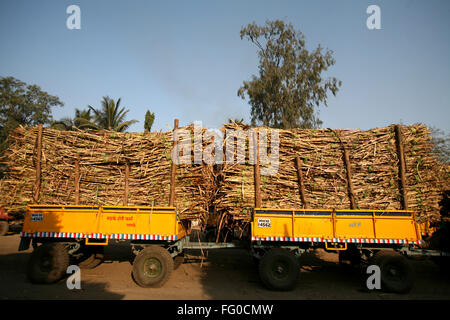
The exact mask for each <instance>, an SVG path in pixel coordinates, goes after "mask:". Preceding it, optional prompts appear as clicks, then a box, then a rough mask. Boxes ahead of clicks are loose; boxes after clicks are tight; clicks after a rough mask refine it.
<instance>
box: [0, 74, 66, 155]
mask: <svg viewBox="0 0 450 320" xmlns="http://www.w3.org/2000/svg"><path fill="white" fill-rule="evenodd" d="M63 105H64V103H62V102H61V101H60V100H59V98H58V97H57V96H53V95H50V94H48V93H47V92H45V91H42V90H41V88H40V87H39V86H37V85H34V84H32V85H28V84H26V83H25V82H22V81H20V80H18V79H15V78H13V77H2V78H0V143H1V144H2V149H3V148H4V147H5V145H4V141H5V139H6V137H7V136H8V132H9V130H12V129H15V128H16V127H18V126H19V125H25V126H36V125H39V124H43V125H46V124H50V123H51V122H52V119H53V118H52V115H51V109H52V107H57V106H61V107H62V106H63Z"/></svg>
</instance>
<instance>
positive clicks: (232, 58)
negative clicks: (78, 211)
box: [0, 0, 450, 132]
mask: <svg viewBox="0 0 450 320" xmlns="http://www.w3.org/2000/svg"><path fill="white" fill-rule="evenodd" d="M72 4H75V5H78V6H79V7H80V9H81V29H80V30H69V29H68V28H67V27H66V20H67V18H68V17H69V14H67V13H66V8H67V7H68V6H69V5H72ZM371 4H375V5H378V6H379V7H380V8H381V30H369V29H368V28H367V27H366V20H367V18H368V16H369V15H368V14H367V13H366V9H367V7H368V6H369V5H371ZM268 19H269V20H274V19H282V20H284V21H286V22H290V23H292V24H293V25H294V27H295V28H296V29H299V30H301V31H302V32H303V33H304V34H305V36H306V44H307V47H308V48H310V49H313V48H315V47H316V46H317V45H318V44H321V45H322V46H323V47H325V48H328V49H331V50H333V51H334V57H335V59H336V64H335V66H333V67H332V68H331V69H330V70H329V72H328V75H329V76H336V77H337V78H339V79H340V80H342V82H343V85H342V87H341V89H340V91H339V92H338V94H337V96H336V97H333V96H332V95H331V96H330V97H329V100H328V104H329V105H328V107H327V108H326V107H321V108H320V118H321V119H322V120H323V127H330V128H360V129H369V128H374V127H382V126H386V125H389V124H392V123H403V124H413V123H419V122H420V123H424V124H427V125H431V126H435V127H438V128H441V129H444V130H445V131H447V132H448V131H450V124H449V119H450V36H449V33H450V32H449V31H450V1H412V0H408V1H406V0H396V1H381V0H371V1H362V0H359V1H337V0H332V1H301V0H295V1H287V0H283V1H261V0H245V1H237V0H236V1H235V0H228V1H224V0H221V1H213V0H209V1H199V0H191V1H187V0H186V1H137V0H133V1H100V0H91V1H75V0H71V1H63V0H58V1H31V0H28V1H24V0H19V1H18V0H1V1H0V44H1V47H0V48H1V50H0V76H13V77H15V78H18V79H20V80H22V81H24V82H26V83H29V84H31V83H33V84H37V85H39V86H40V87H41V88H42V89H43V90H45V91H47V92H49V93H50V94H53V95H57V96H58V97H59V98H60V99H61V100H62V101H63V102H64V104H65V106H64V107H63V108H59V109H55V110H54V112H53V115H54V118H55V119H59V118H62V117H67V116H70V117H72V116H73V115H74V109H75V108H79V109H82V108H85V107H86V106H87V105H88V104H90V105H92V106H94V107H99V106H100V101H101V99H102V97H103V96H105V95H109V96H110V97H112V98H114V99H117V98H119V97H121V98H122V105H123V106H125V107H127V108H129V109H130V112H129V114H128V118H129V119H137V120H139V123H137V124H135V125H133V126H132V127H131V128H130V131H143V127H144V115H145V112H146V110H147V109H150V110H151V111H154V112H155V114H156V120H155V124H154V129H156V130H160V129H162V130H167V129H168V128H169V127H171V126H172V125H173V119H174V118H179V119H180V124H181V125H184V124H188V123H190V122H192V121H202V122H203V124H204V125H205V126H208V127H213V128H214V127H215V128H218V127H220V126H221V124H222V123H223V122H226V121H227V119H228V118H229V117H232V118H244V119H245V120H246V121H249V119H250V106H249V105H248V103H247V101H244V100H242V99H241V98H239V97H238V96H237V94H236V93H237V90H238V88H239V87H240V86H241V84H242V82H243V81H244V80H248V79H250V77H251V75H252V74H256V72H257V63H258V60H257V54H256V52H257V51H256V48H255V47H254V46H253V45H252V44H251V43H249V42H248V41H246V40H241V39H240V36H239V31H240V29H241V27H243V26H244V25H246V24H248V23H251V22H256V23H259V24H263V23H264V22H265V21H266V20H268Z"/></svg>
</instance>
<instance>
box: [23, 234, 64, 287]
mask: <svg viewBox="0 0 450 320" xmlns="http://www.w3.org/2000/svg"><path fill="white" fill-rule="evenodd" d="M68 266H69V253H68V252H67V250H66V248H65V247H64V245H63V244H62V243H57V242H49V243H44V244H42V245H41V246H39V247H37V248H36V249H35V250H34V251H33V253H32V254H31V259H30V261H29V262H28V271H27V275H28V278H29V280H30V281H31V282H32V283H53V282H56V281H58V280H60V279H61V278H62V277H63V275H64V274H65V273H66V271H67V267H68Z"/></svg>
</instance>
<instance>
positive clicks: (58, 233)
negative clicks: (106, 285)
mask: <svg viewBox="0 0 450 320" xmlns="http://www.w3.org/2000/svg"><path fill="white" fill-rule="evenodd" d="M185 236H186V228H185V226H184V225H183V224H182V222H181V221H180V220H179V219H178V217H177V213H176V209H175V208H174V207H144V206H136V207H124V206H58V205H29V206H28V207H27V212H26V214H25V221H24V225H23V229H22V233H21V237H22V239H21V242H20V245H19V251H20V250H26V249H28V248H29V246H30V243H31V242H32V243H33V247H34V249H35V250H34V251H33V254H32V257H31V259H30V262H29V266H28V277H29V279H30V280H31V281H32V282H34V283H51V282H55V281H58V280H59V279H60V278H61V277H63V275H64V274H65V273H66V270H67V267H68V265H69V263H71V264H77V265H79V266H80V267H86V268H92V267H95V266H97V265H98V264H99V263H100V262H101V260H102V258H103V247H104V246H105V245H107V244H108V242H109V240H111V239H115V240H130V241H131V243H132V248H133V252H135V253H136V259H135V261H134V263H133V276H134V279H135V281H136V282H137V283H138V284H139V285H141V286H145V287H146V286H159V285H162V284H163V283H164V282H165V281H166V280H167V279H168V278H169V276H170V273H171V271H172V269H173V257H175V256H177V255H178V254H180V252H181V248H180V245H179V243H180V240H182V239H183V238H184V237H185ZM38 244H41V245H39V246H38Z"/></svg>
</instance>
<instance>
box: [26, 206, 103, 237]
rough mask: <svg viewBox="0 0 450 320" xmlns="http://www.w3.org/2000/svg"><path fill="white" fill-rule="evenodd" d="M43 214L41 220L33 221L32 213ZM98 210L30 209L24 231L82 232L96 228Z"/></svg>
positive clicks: (92, 230) (89, 231)
mask: <svg viewBox="0 0 450 320" xmlns="http://www.w3.org/2000/svg"><path fill="white" fill-rule="evenodd" d="M33 213H34V214H37V213H38V214H39V213H41V214H42V220H41V221H31V217H32V214H33ZM96 214H97V210H83V211H76V210H70V211H65V210H62V209H29V210H27V213H26V215H25V220H24V225H23V229H22V230H23V231H24V232H28V233H34V232H82V233H92V232H95V229H96V221H97V215H96Z"/></svg>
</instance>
